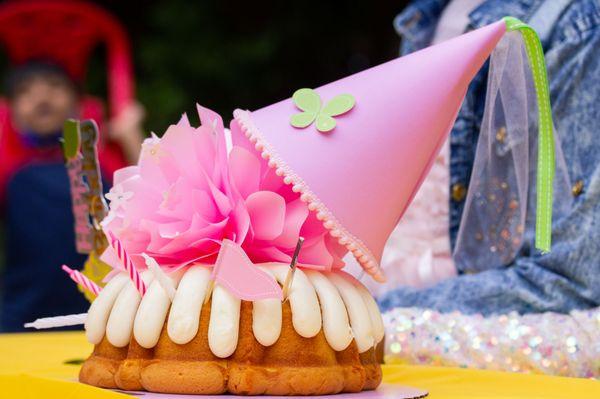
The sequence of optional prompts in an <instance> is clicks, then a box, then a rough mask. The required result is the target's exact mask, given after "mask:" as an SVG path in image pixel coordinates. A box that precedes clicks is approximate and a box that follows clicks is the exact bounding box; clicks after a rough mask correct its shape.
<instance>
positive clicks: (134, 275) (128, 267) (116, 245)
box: [108, 231, 146, 296]
mask: <svg viewBox="0 0 600 399" xmlns="http://www.w3.org/2000/svg"><path fill="white" fill-rule="evenodd" d="M108 238H109V241H110V246H111V247H112V248H113V249H114V250H115V252H116V253H117V257H118V258H119V260H120V261H121V263H123V266H124V267H125V271H126V272H127V273H128V274H129V278H130V279H131V281H132V282H133V284H134V285H135V288H137V290H138V291H139V292H140V295H141V296H144V294H146V284H144V280H142V276H141V275H140V273H139V272H138V271H137V269H136V268H135V265H134V264H133V262H132V261H131V258H130V257H129V255H127V251H125V248H123V244H121V241H119V239H118V238H117V237H115V235H114V234H113V233H112V231H109V232H108Z"/></svg>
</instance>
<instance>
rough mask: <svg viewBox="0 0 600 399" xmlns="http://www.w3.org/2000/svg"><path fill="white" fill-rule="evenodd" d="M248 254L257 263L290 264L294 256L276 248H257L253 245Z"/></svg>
mask: <svg viewBox="0 0 600 399" xmlns="http://www.w3.org/2000/svg"><path fill="white" fill-rule="evenodd" d="M246 252H247V254H248V256H250V257H251V258H252V259H254V260H255V261H256V262H282V263H290V262H291V261H292V255H290V254H287V253H285V252H283V251H282V250H281V249H279V248H277V247H274V246H268V247H257V246H256V245H251V246H249V248H248V249H247V250H246Z"/></svg>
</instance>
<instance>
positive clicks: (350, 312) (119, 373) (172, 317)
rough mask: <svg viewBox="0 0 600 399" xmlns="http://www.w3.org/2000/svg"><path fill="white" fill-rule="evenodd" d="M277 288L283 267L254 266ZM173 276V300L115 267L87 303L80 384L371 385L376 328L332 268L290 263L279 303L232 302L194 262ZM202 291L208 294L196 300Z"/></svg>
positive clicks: (377, 372) (253, 391)
mask: <svg viewBox="0 0 600 399" xmlns="http://www.w3.org/2000/svg"><path fill="white" fill-rule="evenodd" d="M258 267H260V268H261V269H262V270H264V271H265V272H267V273H269V274H271V275H272V276H273V277H274V278H275V279H276V280H277V281H278V282H279V283H280V284H283V282H284V280H285V277H286V274H287V272H288V270H289V265H286V264H283V263H264V264H260V265H258ZM176 274H178V275H177V276H176V277H174V278H173V283H174V287H175V288H176V291H175V295H174V298H173V301H172V303H171V300H170V298H169V296H168V294H167V292H166V291H165V289H164V288H163V285H161V284H160V283H159V281H158V280H153V277H152V274H151V273H150V272H148V271H145V272H143V273H142V278H143V279H144V281H145V282H146V284H147V285H148V291H147V292H146V294H145V296H144V297H143V298H141V296H140V294H139V293H138V291H137V290H136V288H135V286H134V285H133V284H132V283H131V281H130V280H129V278H128V277H127V275H126V274H125V273H121V274H117V275H116V276H114V277H113V278H112V279H111V280H110V281H109V282H108V284H107V285H106V287H105V288H104V289H103V290H102V291H101V293H100V295H99V296H98V298H97V299H96V300H95V301H94V302H93V303H92V305H91V307H90V310H89V313H88V317H87V320H86V324H85V329H86V335H87V338H88V340H89V341H90V342H91V343H93V344H94V345H95V348H94V351H93V353H92V355H91V356H90V357H89V358H88V359H87V360H86V361H85V363H84V364H83V366H82V368H81V372H80V375H79V379H80V381H81V382H84V383H87V384H91V385H95V386H98V387H105V388H120V389H124V390H133V391H139V390H146V391H151V392H163V393H185V394H221V393H227V392H229V393H232V394H238V395H261V394H266V395H324V394H334V393H339V392H358V391H362V390H370V389H375V388H376V387H377V386H378V385H379V384H380V382H381V376H382V374H381V368H380V365H379V363H378V362H377V360H376V357H375V346H376V345H377V343H378V342H380V341H381V340H382V339H383V335H384V327H383V322H382V319H381V315H380V313H379V310H378V308H377V304H376V303H375V301H374V299H373V297H372V296H371V294H370V293H369V292H368V290H367V289H366V288H365V287H364V286H363V285H362V284H361V283H360V282H358V281H357V280H356V279H354V278H353V277H351V276H350V275H348V274H346V273H345V272H342V271H334V272H320V271H315V270H301V269H297V270H296V273H295V276H294V278H293V280H292V284H291V286H290V290H289V296H288V297H287V298H286V300H285V301H284V302H283V303H282V302H281V301H280V300H279V299H264V300H258V301H255V302H247V301H241V300H240V299H237V298H236V297H234V296H233V295H231V294H230V293H229V292H228V291H227V290H226V289H225V288H223V287H221V286H220V285H218V284H217V285H216V286H215V287H214V290H212V293H210V292H209V288H208V287H209V285H210V276H211V269H210V268H209V267H206V266H205V265H200V264H196V265H194V266H191V267H189V268H187V269H186V270H185V271H183V272H179V273H176ZM205 296H209V298H206V299H207V300H205Z"/></svg>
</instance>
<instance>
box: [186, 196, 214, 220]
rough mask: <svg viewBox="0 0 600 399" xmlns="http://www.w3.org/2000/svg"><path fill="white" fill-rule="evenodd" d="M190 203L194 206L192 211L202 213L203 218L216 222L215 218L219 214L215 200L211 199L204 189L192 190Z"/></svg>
mask: <svg viewBox="0 0 600 399" xmlns="http://www.w3.org/2000/svg"><path fill="white" fill-rule="evenodd" d="M192 204H193V206H194V212H195V213H198V214H200V215H202V217H204V219H206V220H208V221H210V222H216V221H217V218H218V217H219V216H220V213H219V209H218V208H217V205H216V204H215V201H213V199H212V197H211V196H210V195H209V194H208V193H207V192H206V191H201V190H193V191H192Z"/></svg>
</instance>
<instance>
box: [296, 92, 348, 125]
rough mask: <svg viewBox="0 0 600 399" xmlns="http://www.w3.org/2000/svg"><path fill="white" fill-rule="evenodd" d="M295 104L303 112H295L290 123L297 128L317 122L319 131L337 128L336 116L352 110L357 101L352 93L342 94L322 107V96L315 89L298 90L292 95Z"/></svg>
mask: <svg viewBox="0 0 600 399" xmlns="http://www.w3.org/2000/svg"><path fill="white" fill-rule="evenodd" d="M292 99H293V100H294V104H296V107H298V108H299V109H300V110H302V111H303V112H301V113H299V114H294V115H292V117H291V118H290V124H291V125H292V126H294V127H297V128H301V129H302V128H305V127H307V126H310V124H312V123H313V122H315V126H316V128H317V130H318V131H319V132H323V133H325V132H329V131H331V130H333V128H335V125H336V122H335V119H333V117H334V116H338V115H342V114H345V113H346V112H348V111H350V110H351V109H352V108H353V107H354V104H355V102H356V100H354V97H353V96H352V95H350V94H340V95H337V96H335V97H334V98H332V99H331V101H329V102H328V103H327V104H325V106H324V107H322V108H321V98H320V97H319V94H317V92H316V91H314V90H313V89H299V90H296V92H295V93H294V95H293V96H292Z"/></svg>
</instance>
